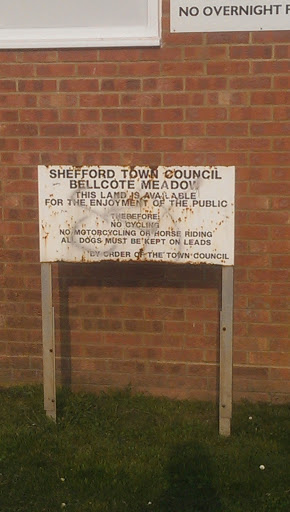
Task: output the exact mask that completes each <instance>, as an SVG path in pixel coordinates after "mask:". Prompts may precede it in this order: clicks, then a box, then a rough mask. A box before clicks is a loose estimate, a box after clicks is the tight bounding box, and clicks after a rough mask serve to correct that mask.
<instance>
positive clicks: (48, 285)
mask: <svg viewBox="0 0 290 512" xmlns="http://www.w3.org/2000/svg"><path fill="white" fill-rule="evenodd" d="M41 298H42V342H43V390H44V409H45V411H46V415H47V416H48V417H50V418H51V419H52V420H53V421H56V385H55V335H54V308H53V306H52V271H51V263H41Z"/></svg>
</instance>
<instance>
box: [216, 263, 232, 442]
mask: <svg viewBox="0 0 290 512" xmlns="http://www.w3.org/2000/svg"><path fill="white" fill-rule="evenodd" d="M233 277H234V268H233V267H222V309H221V312H220V396H219V433H220V434H221V435H222V436H229V435H230V433H231V418H232V395H233V391H232V388H233V382H232V380H233V370H232V366H233V346H232V345H233V292H234V290H233V288H234V286H233Z"/></svg>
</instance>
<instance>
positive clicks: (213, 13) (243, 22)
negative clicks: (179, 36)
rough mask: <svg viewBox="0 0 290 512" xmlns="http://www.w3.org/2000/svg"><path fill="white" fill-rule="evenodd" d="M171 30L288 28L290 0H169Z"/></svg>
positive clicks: (235, 30) (204, 30) (201, 30)
mask: <svg viewBox="0 0 290 512" xmlns="http://www.w3.org/2000/svg"><path fill="white" fill-rule="evenodd" d="M170 29H171V32H229V31H230V32H232V31H233V32H238V31H260V30H289V29H290V0H279V2H276V3H274V2H271V1H269V0H264V1H263V2H260V1H259V0H248V1H245V0H237V1H233V0H193V1H190V0H170Z"/></svg>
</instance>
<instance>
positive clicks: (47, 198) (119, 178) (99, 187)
mask: <svg viewBox="0 0 290 512" xmlns="http://www.w3.org/2000/svg"><path fill="white" fill-rule="evenodd" d="M234 183H235V169H234V167H196V166H186V167H185V166H171V167H164V166H159V167H146V166H134V167H133V166H127V167H126V166H124V167H122V166H89V167H87V166H83V167H74V166H49V167H45V166H39V168H38V184H39V218H40V226H41V228H40V260H41V261H42V262H53V261H71V262H81V261H85V262H95V261H103V260H109V261H163V262H171V263H192V264H198V263H208V264H218V265H233V263H234Z"/></svg>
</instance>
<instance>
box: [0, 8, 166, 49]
mask: <svg viewBox="0 0 290 512" xmlns="http://www.w3.org/2000/svg"><path fill="white" fill-rule="evenodd" d="M92 1H93V0H92ZM137 1H138V0H136V2H137ZM161 2H162V0H147V4H148V20H147V24H145V23H144V25H141V26H140V25H136V26H125V25H123V26H120V27H109V26H108V27H96V26H93V27H89V26H88V27H72V28H69V27H64V28H49V27H47V28H25V29H19V28H17V29H16V28H5V27H3V28H2V27H1V26H0V49H1V48H3V49H4V48H6V49H21V48H90V47H95V48H101V47H120V46H123V47H124V46H160V42H161ZM80 6H81V0H80ZM121 7H122V2H121V0H120V8H121ZM11 8H12V7H11ZM56 15H57V13H56Z"/></svg>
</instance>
